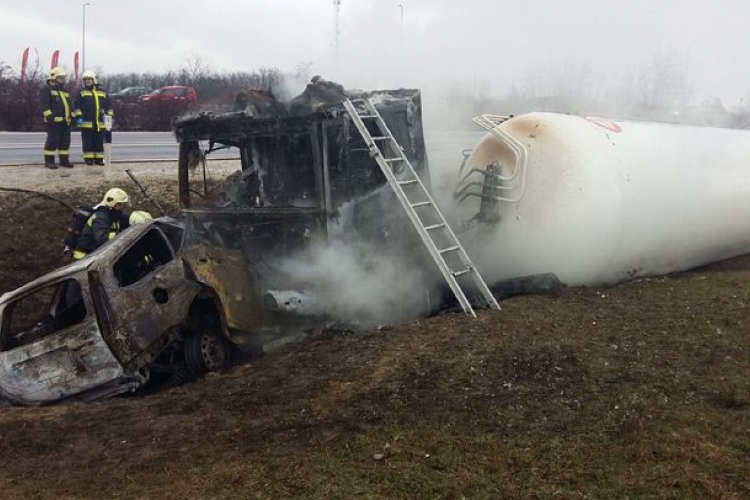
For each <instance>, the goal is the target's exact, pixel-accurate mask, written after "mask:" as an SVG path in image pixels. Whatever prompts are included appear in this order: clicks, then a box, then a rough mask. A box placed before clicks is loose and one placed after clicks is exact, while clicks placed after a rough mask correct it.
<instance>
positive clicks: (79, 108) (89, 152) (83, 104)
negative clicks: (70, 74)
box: [73, 70, 113, 165]
mask: <svg viewBox="0 0 750 500" xmlns="http://www.w3.org/2000/svg"><path fill="white" fill-rule="evenodd" d="M81 79H82V80H83V88H81V90H79V91H78V93H77V94H76V99H75V111H73V116H74V117H75V118H76V123H77V125H78V128H79V129H80V130H81V142H82V143H83V160H84V161H85V162H86V165H94V164H96V165H104V136H105V134H106V132H107V131H106V128H105V120H107V119H109V120H111V119H112V115H113V113H112V102H111V101H110V99H109V95H108V94H107V92H105V91H104V90H102V89H100V88H99V85H98V82H97V79H96V73H94V72H93V71H91V70H87V71H84V72H83V75H81ZM105 117H108V118H105Z"/></svg>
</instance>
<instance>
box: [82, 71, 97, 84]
mask: <svg viewBox="0 0 750 500" xmlns="http://www.w3.org/2000/svg"><path fill="white" fill-rule="evenodd" d="M88 79H91V80H94V83H98V82H97V81H96V73H94V72H93V71H91V70H90V69H87V70H86V71H84V72H83V74H82V75H81V80H88Z"/></svg>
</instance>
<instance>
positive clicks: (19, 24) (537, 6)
mask: <svg viewBox="0 0 750 500" xmlns="http://www.w3.org/2000/svg"><path fill="white" fill-rule="evenodd" d="M89 3H90V5H89V6H88V7H86V60H87V63H88V64H87V65H88V66H89V67H98V68H101V69H102V70H103V71H105V72H108V73H116V72H127V71H136V72H142V71H152V72H161V71H164V70H167V69H177V68H179V67H181V66H185V64H186V61H187V60H188V59H189V58H193V57H195V56H198V57H200V58H201V59H202V60H203V61H204V62H205V63H206V64H208V65H209V66H210V67H211V68H212V69H215V70H224V69H226V70H252V69H256V68H259V67H277V68H280V69H282V70H285V71H291V70H294V68H295V67H296V66H297V65H299V64H300V63H311V65H312V71H313V72H315V73H321V74H323V75H324V76H327V77H329V78H332V79H338V80H340V81H341V82H342V83H344V84H345V85H346V86H349V87H378V86H384V85H387V86H409V87H420V88H423V89H435V88H440V87H444V86H446V85H449V84H451V83H454V82H459V83H462V84H464V85H468V86H476V85H484V86H485V87H489V90H490V91H491V92H492V93H495V94H501V93H503V92H505V91H507V90H508V89H509V88H510V87H511V86H512V85H522V84H523V83H524V82H525V81H528V80H529V79H530V78H531V79H533V78H546V77H548V78H565V75H566V73H571V74H577V73H580V72H582V71H583V72H585V73H586V74H587V75H588V77H587V78H589V79H593V80H596V81H601V82H606V83H610V82H616V81H617V80H618V79H620V78H622V77H623V75H627V74H631V75H632V74H637V73H638V72H639V71H643V69H644V68H646V67H648V65H649V64H650V63H651V62H652V61H653V60H654V57H655V55H657V54H668V55H669V57H671V58H672V59H673V60H674V61H677V62H679V63H680V64H684V65H685V67H686V68H687V70H688V73H689V75H690V79H691V83H692V84H693V86H694V95H695V98H694V100H696V101H700V100H702V99H705V98H711V97H720V98H722V100H723V101H724V103H725V104H727V105H731V104H735V103H737V102H738V101H739V99H740V98H743V97H749V96H750V57H748V49H750V28H749V27H748V26H749V25H750V1H748V0H716V1H713V2H707V1H705V0H703V1H697V0H658V1H657V0H628V1H624V0H341V7H340V16H339V26H340V36H339V47H338V50H336V48H335V47H334V38H335V37H334V31H335V30H334V20H335V14H334V12H335V10H334V5H333V0H222V1H213V2H207V1H201V0H196V1H190V2H188V1H185V0H181V1H176V0H149V1H146V0H127V1H115V0H90V1H89ZM83 4H84V2H82V1H78V0H75V1H73V0H0V61H4V62H6V63H8V64H11V65H12V66H13V67H14V68H16V69H17V68H19V67H20V60H21V54H22V52H23V49H24V48H25V47H27V46H30V47H32V48H34V47H35V48H36V49H37V50H38V52H39V56H40V59H41V61H42V63H43V65H44V66H45V67H46V66H48V65H49V60H50V56H51V53H52V52H53V50H55V49H60V50H61V63H62V64H64V65H66V66H67V67H68V68H72V61H73V54H74V52H75V51H76V50H80V48H81V38H82V37H81V34H82V12H83ZM399 5H401V6H402V8H401V7H399ZM402 11H403V29H402V23H401V13H402Z"/></svg>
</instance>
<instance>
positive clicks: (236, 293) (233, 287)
mask: <svg viewBox="0 0 750 500" xmlns="http://www.w3.org/2000/svg"><path fill="white" fill-rule="evenodd" d="M182 257H183V259H184V260H185V262H186V263H187V264H188V265H189V266H190V269H191V270H192V271H193V273H194V274H195V276H196V278H197V279H198V280H199V281H201V282H202V283H205V284H207V285H208V286H210V287H211V288H212V289H213V290H214V291H215V292H216V295H217V296H218V298H219V301H220V302H221V305H222V308H223V313H224V320H225V324H226V326H227V328H228V329H229V330H230V332H231V331H232V330H243V331H245V332H252V331H253V330H255V329H257V328H258V326H259V323H260V322H261V314H262V311H261V301H260V298H259V297H258V295H257V293H255V290H254V289H253V280H252V279H251V277H250V275H249V273H248V265H247V263H246V261H245V258H244V257H243V255H242V252H240V251H239V250H231V249H228V248H223V247H218V246H208V245H202V244H198V245H195V246H192V247H190V248H183V251H182Z"/></svg>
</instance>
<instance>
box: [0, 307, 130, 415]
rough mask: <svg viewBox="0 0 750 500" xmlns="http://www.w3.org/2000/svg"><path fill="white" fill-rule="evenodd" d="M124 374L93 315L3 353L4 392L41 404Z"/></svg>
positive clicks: (0, 383)
mask: <svg viewBox="0 0 750 500" xmlns="http://www.w3.org/2000/svg"><path fill="white" fill-rule="evenodd" d="M122 376H123V369H122V366H121V365H120V363H118V361H117V359H116V358H115V357H114V356H113V354H112V352H111V351H110V349H109V347H108V346H107V344H106V343H105V342H104V339H102V336H101V335H100V333H99V329H98V328H97V325H96V321H95V320H94V318H93V316H91V317H90V318H89V319H87V320H86V321H84V322H83V323H80V324H78V325H76V326H74V327H72V328H69V329H67V330H63V331H61V332H59V333H57V334H55V335H53V336H51V337H49V338H47V339H42V340H40V341H37V342H34V343H31V344H28V345H25V346H22V347H18V348H16V349H13V350H11V351H7V352H3V353H0V395H1V396H2V397H3V398H6V399H8V400H10V401H11V402H13V403H16V404H23V405H38V404H45V403H51V402H54V401H57V400H59V399H63V398H66V397H70V396H73V395H76V394H79V393H82V392H85V391H88V390H91V389H92V388H96V387H98V386H100V385H104V384H106V383H109V382H112V381H113V380H116V379H118V378H120V377H122Z"/></svg>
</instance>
